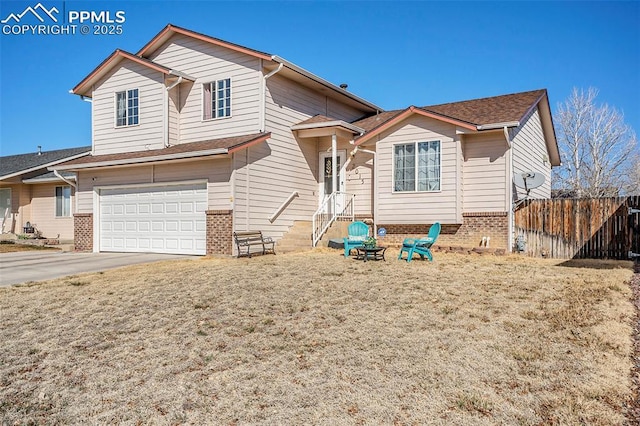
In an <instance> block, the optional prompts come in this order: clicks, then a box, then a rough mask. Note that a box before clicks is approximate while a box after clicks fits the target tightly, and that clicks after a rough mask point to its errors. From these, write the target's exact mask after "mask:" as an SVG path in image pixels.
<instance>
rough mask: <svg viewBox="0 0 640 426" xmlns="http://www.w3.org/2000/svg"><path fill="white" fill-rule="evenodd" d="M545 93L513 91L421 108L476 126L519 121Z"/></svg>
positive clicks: (542, 90)
mask: <svg viewBox="0 0 640 426" xmlns="http://www.w3.org/2000/svg"><path fill="white" fill-rule="evenodd" d="M545 93H546V90H544V89H541V90H532V91H530V92H522V93H513V94H510V95H502V96H493V97H490V98H481V99H471V100H468V101H461V102H451V103H447V104H440V105H429V106H425V107H421V109H423V110H425V111H429V112H433V113H435V114H440V115H444V116H446V117H450V118H454V119H456V120H460V121H464V122H467V123H470V124H474V125H476V126H481V125H483V124H495V123H507V122H511V121H520V120H521V119H522V117H523V116H524V115H525V114H526V113H527V111H529V110H530V109H531V108H532V107H533V106H534V105H535V104H536V103H537V102H538V101H539V100H540V98H541V97H542V96H543V95H544V94H545Z"/></svg>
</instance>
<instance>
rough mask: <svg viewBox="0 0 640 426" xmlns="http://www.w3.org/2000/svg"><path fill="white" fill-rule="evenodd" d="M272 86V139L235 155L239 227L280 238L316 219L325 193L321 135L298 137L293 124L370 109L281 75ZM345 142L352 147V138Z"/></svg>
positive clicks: (269, 101)
mask: <svg viewBox="0 0 640 426" xmlns="http://www.w3.org/2000/svg"><path fill="white" fill-rule="evenodd" d="M266 87H267V93H266V129H265V130H266V131H268V132H271V138H270V139H269V140H268V141H267V142H266V143H264V144H260V145H257V146H253V147H251V148H250V149H249V150H248V152H247V151H244V152H238V153H236V154H235V155H234V158H235V163H234V169H235V170H236V172H235V189H234V190H235V205H234V212H235V222H234V227H235V229H236V230H245V229H261V230H263V231H264V232H265V233H266V234H267V235H270V236H273V237H275V238H280V237H281V236H282V235H283V234H284V233H285V232H287V230H288V229H289V227H290V226H291V225H292V224H293V222H294V221H295V220H304V221H310V220H311V218H312V215H313V213H314V212H315V211H316V209H317V208H318V197H319V195H318V189H319V188H318V161H319V160H318V152H319V151H320V149H321V148H320V146H319V141H318V138H304V139H299V140H296V139H295V137H294V135H293V133H292V132H291V129H290V127H291V126H292V125H294V124H297V123H299V122H301V121H303V120H306V119H308V118H309V117H312V116H314V115H316V114H323V115H329V116H331V117H332V118H337V119H342V120H345V121H351V120H353V119H355V118H359V117H361V116H362V115H364V113H363V112H362V111H359V110H357V109H354V108H351V107H349V106H345V105H341V104H340V103H339V102H337V101H336V100H332V99H329V98H328V97H327V96H325V95H323V94H321V93H319V92H316V91H313V90H311V89H308V88H306V87H304V86H301V85H300V84H298V83H295V82H293V81H291V80H288V79H286V78H284V77H282V76H280V75H277V74H276V75H274V76H273V77H271V78H269V79H268V80H267V85H266ZM342 144H344V148H342V149H347V147H348V142H347V141H341V145H340V146H343V145H342ZM351 148H352V147H351ZM247 163H248V165H247ZM294 191H297V192H298V194H299V197H298V198H295V199H294V200H293V201H292V202H291V204H290V205H289V206H288V207H287V208H286V209H285V210H284V211H283V213H282V214H281V215H280V216H278V217H277V218H276V219H275V220H274V222H273V223H272V222H270V221H269V217H270V216H271V215H272V214H273V213H274V212H275V211H276V210H277V209H278V208H279V207H280V205H281V204H282V203H283V202H284V201H286V199H287V198H288V197H289V196H290V195H291V193H292V192H294Z"/></svg>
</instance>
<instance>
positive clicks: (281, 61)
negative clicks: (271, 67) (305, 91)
mask: <svg viewBox="0 0 640 426" xmlns="http://www.w3.org/2000/svg"><path fill="white" fill-rule="evenodd" d="M271 60H272V61H274V62H277V63H279V64H283V65H284V66H285V67H287V68H289V69H290V70H293V71H295V72H297V73H298V74H301V75H303V76H305V77H307V78H310V79H311V80H313V81H315V82H316V83H320V84H322V85H323V86H325V87H327V88H329V89H331V90H333V91H335V92H337V93H339V94H341V95H344V96H347V97H348V98H351V99H353V100H354V101H356V102H359V103H361V104H363V105H366V106H368V107H369V108H371V109H373V110H376V111H384V109H383V108H380V107H379V106H378V105H375V104H372V103H371V102H369V101H367V100H365V99H362V98H361V97H359V96H356V95H354V94H353V93H351V92H347V91H346V90H344V89H342V88H340V87H338V86H336V85H335V84H333V83H330V82H328V81H327V80H325V79H324V78H322V77H318V76H317V75H315V74H313V73H311V72H309V71H307V70H305V69H304V68H301V67H299V66H297V65H296V64H294V63H292V62H289V61H287V60H286V59H283V58H281V57H280V56H278V55H273V56H271Z"/></svg>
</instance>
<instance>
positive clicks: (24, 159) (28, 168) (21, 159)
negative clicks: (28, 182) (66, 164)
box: [0, 146, 91, 180]
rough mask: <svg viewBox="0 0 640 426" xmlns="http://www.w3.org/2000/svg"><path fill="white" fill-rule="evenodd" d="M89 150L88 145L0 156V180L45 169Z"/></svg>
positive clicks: (82, 154) (85, 153) (80, 155)
mask: <svg viewBox="0 0 640 426" xmlns="http://www.w3.org/2000/svg"><path fill="white" fill-rule="evenodd" d="M90 152H91V147H90V146H81V147H77V148H67V149H57V150H54V151H42V152H40V153H37V152H34V153H30V154H18V155H9V156H5V157H0V180H4V179H9V178H12V177H15V176H19V175H21V174H25V173H30V172H36V171H38V170H41V169H42V170H45V171H46V169H47V167H51V166H54V165H56V164H58V163H62V162H63V161H67V160H71V159H74V158H78V157H82V156H85V155H87V154H89V153H90Z"/></svg>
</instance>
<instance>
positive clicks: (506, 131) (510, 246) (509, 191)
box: [502, 126, 515, 253]
mask: <svg viewBox="0 0 640 426" xmlns="http://www.w3.org/2000/svg"><path fill="white" fill-rule="evenodd" d="M502 130H503V131H504V138H505V140H506V141H507V146H508V147H509V159H508V160H509V164H508V166H507V167H508V175H509V180H508V181H507V197H509V199H508V203H507V205H508V206H509V208H508V210H507V221H508V230H507V233H508V235H507V249H508V252H509V253H511V252H512V251H513V232H514V220H515V215H514V213H515V212H514V208H515V206H514V204H513V185H512V183H511V182H513V143H512V142H511V140H510V139H509V129H507V126H504V127H503V128H502Z"/></svg>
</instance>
